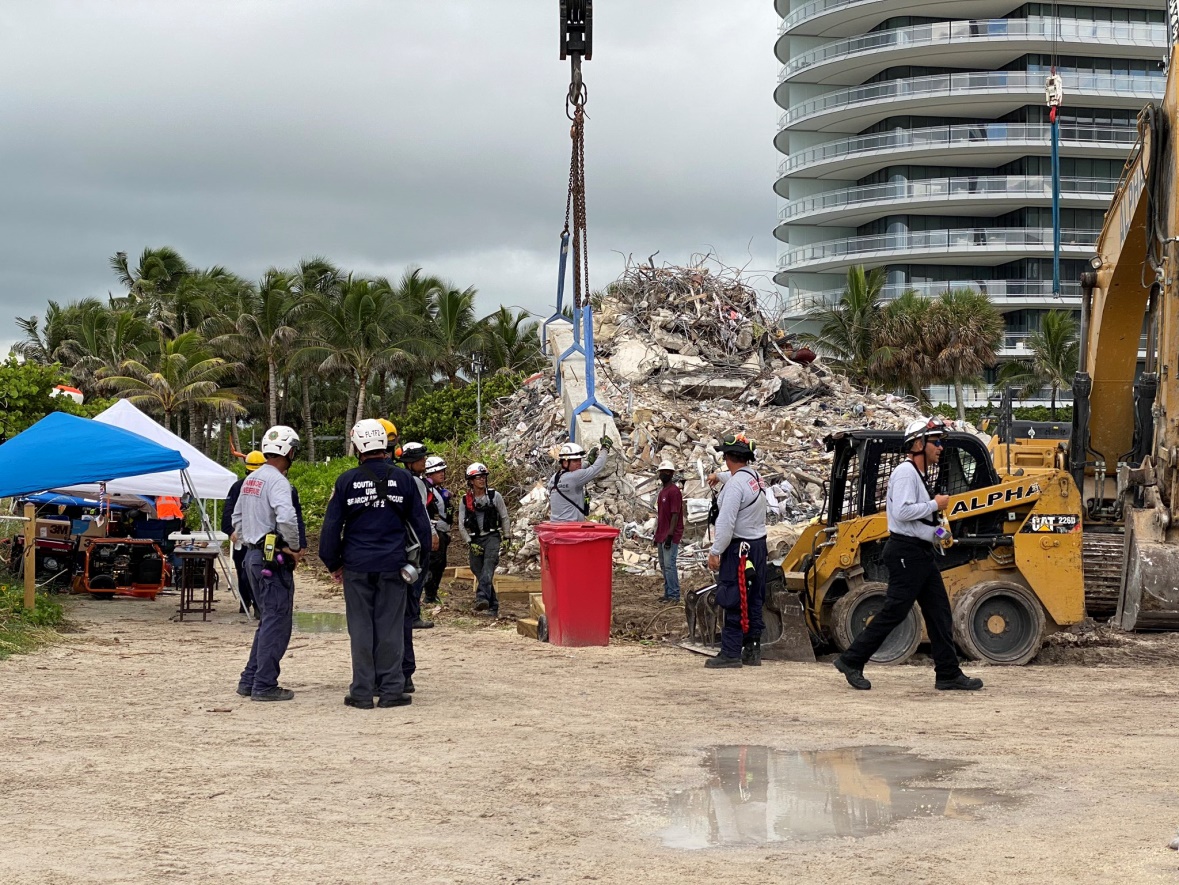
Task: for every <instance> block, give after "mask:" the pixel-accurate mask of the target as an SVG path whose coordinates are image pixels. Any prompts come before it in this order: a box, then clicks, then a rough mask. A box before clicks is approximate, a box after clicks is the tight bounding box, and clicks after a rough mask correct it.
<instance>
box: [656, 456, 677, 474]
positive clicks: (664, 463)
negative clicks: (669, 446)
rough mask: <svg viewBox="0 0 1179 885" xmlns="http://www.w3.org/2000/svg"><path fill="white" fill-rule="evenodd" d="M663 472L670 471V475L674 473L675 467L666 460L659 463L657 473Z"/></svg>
mask: <svg viewBox="0 0 1179 885" xmlns="http://www.w3.org/2000/svg"><path fill="white" fill-rule="evenodd" d="M664 470H670V471H671V472H672V473H674V472H675V465H674V464H672V463H671V462H670V461H668V460H666V459H665V460H663V461H660V462H659V472H660V473H662V472H663V471H664Z"/></svg>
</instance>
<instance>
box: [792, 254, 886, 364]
mask: <svg viewBox="0 0 1179 885" xmlns="http://www.w3.org/2000/svg"><path fill="white" fill-rule="evenodd" d="M884 281H885V276H884V271H883V270H882V269H880V268H877V269H875V270H873V271H870V272H867V273H865V271H864V268H863V267H862V266H857V267H851V268H848V271H847V286H846V288H845V289H844V290H843V294H842V295H840V296H839V300H838V301H837V302H836V303H835V304H834V305H830V306H825V307H818V308H815V309H814V310H812V311H811V312H810V313H809V314H808V315H807V319H808V320H810V321H812V322H814V323H817V324H818V326H819V331H818V333H817V334H811V333H804V334H802V335H799V336H798V337H799V339H800V340H802V341H803V342H805V343H807V344H810V345H811V346H812V347H814V348H816V349H817V350H819V351H820V352H821V353H823V354H824V355H825V356H826V357H827V362H828V363H830V364H831V367H832V368H834V369H836V370H837V371H839V372H842V373H843V374H844V375H847V376H848V377H849V378H850V379H851V380H852V382H853V383H854V384H857V385H859V386H861V387H866V386H868V385H869V384H870V383H871V382H872V380H873V379H872V368H871V367H872V364H873V361H874V360H875V359H876V356H877V354H876V351H877V338H876V327H877V324H878V322H879V320H880V312H881V310H882V302H883V295H882V292H883V290H884Z"/></svg>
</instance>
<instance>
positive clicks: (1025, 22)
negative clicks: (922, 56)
mask: <svg viewBox="0 0 1179 885" xmlns="http://www.w3.org/2000/svg"><path fill="white" fill-rule="evenodd" d="M974 40H979V41H995V42H1004V41H1028V40H1033V41H1043V42H1046V43H1050V42H1052V41H1056V42H1058V43H1073V44H1077V43H1080V44H1084V45H1085V46H1090V45H1093V44H1095V43H1096V44H1098V45H1105V46H1116V45H1120V46H1140V47H1142V48H1144V49H1165V48H1166V46H1167V26H1166V25H1161V24H1159V25H1154V24H1146V23H1131V22H1094V21H1078V20H1076V19H1054V18H1040V17H1032V18H1026V19H1017V18H992V19H982V20H979V21H954V22H934V23H931V24H924V25H913V26H911V27H907V28H895V29H893V30H889V31H875V32H873V33H871V34H864V35H863V36H861V37H853V38H850V39H848V40H837V41H835V42H833V43H827V44H825V45H823V46H820V47H819V48H817V49H812V50H811V51H810V52H804V53H801V54H800V55H796V56H795V57H794V58H792V59H790V61H789V62H788V63H787V64H785V65H784V66H783V67H782V71H781V73H780V74H779V75H778V82H782V81H783V80H788V79H789V78H791V77H793V76H795V75H797V74H798V73H800V72H801V71H804V70H806V69H807V68H810V67H813V66H814V65H818V64H824V63H827V62H833V61H838V60H840V59H844V58H851V57H854V56H857V55H860V54H862V53H865V52H874V51H879V50H882V49H902V48H904V49H908V48H913V49H917V48H920V47H922V46H938V45H942V46H944V45H947V44H959V43H964V42H969V41H974Z"/></svg>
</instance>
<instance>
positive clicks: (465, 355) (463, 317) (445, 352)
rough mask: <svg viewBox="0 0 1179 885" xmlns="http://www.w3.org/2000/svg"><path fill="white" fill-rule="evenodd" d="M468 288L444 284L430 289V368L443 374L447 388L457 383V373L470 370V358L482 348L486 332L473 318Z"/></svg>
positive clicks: (472, 301) (471, 294)
mask: <svg viewBox="0 0 1179 885" xmlns="http://www.w3.org/2000/svg"><path fill="white" fill-rule="evenodd" d="M476 294H477V293H476V292H475V290H474V289H473V288H471V287H468V288H466V289H463V290H462V291H459V290H458V289H455V288H452V287H450V286H447V287H445V288H440V289H437V290H435V292H434V303H433V308H434V309H433V311H432V313H433V317H434V322H433V323H432V324H431V331H432V332H433V341H432V344H433V345H434V354H433V358H432V360H431V362H432V364H433V369H434V370H435V371H436V372H440V373H442V374H443V375H445V376H446V380H447V381H449V382H450V386H451V387H458V386H459V373H460V372H463V371H467V372H469V371H470V367H471V357H472V356H473V355H474V354H475V353H477V352H480V351H482V350H483V348H484V344H485V341H486V333H485V329H484V325H483V323H482V321H480V320H477V319H475V295H476Z"/></svg>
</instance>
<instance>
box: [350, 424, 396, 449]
mask: <svg viewBox="0 0 1179 885" xmlns="http://www.w3.org/2000/svg"><path fill="white" fill-rule="evenodd" d="M352 445H354V446H356V451H358V452H360V453H361V454H362V455H363V454H365V453H366V452H383V451H385V448H386V447H387V446H388V445H389V436H388V434H387V433H386V432H385V428H384V426H383V425H382V424H381V422H380V421H378V420H377V419H376V418H362V419H361V420H359V421H357V422H356V426H355V427H353V428H352Z"/></svg>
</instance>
